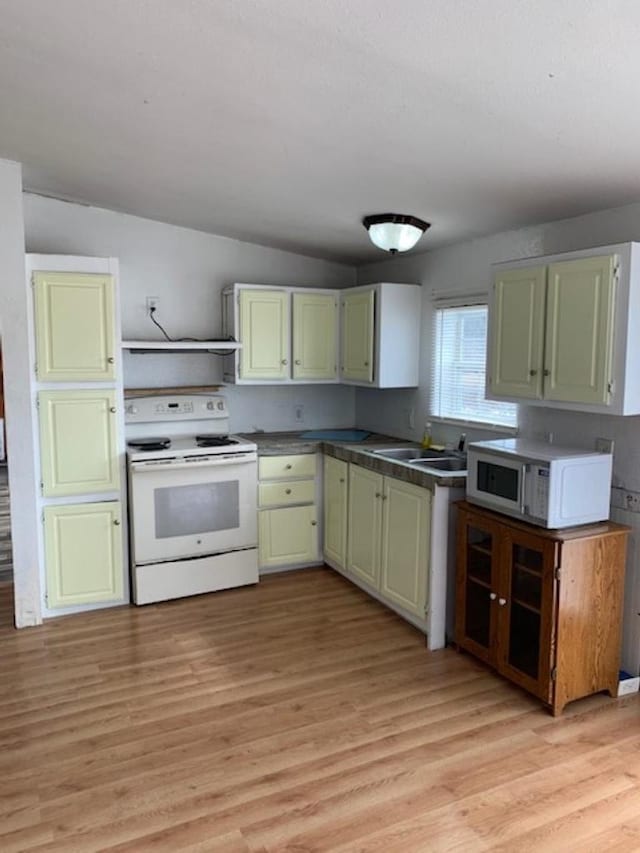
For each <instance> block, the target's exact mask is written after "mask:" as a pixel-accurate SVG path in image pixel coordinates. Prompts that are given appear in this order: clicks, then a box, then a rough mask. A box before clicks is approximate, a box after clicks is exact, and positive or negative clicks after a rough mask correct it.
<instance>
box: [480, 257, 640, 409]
mask: <svg viewBox="0 0 640 853" xmlns="http://www.w3.org/2000/svg"><path fill="white" fill-rule="evenodd" d="M639 363H640V244H638V243H625V244H619V245H615V246H604V247H600V248H598V249H591V250H585V251H581V252H571V253H568V254H564V255H551V256H547V257H542V258H534V259H529V260H526V261H515V262H510V263H503V264H497V265H496V266H495V267H494V276H493V285H492V288H491V298H490V303H489V334H488V338H487V364H488V370H487V374H488V376H487V396H488V397H490V398H491V399H501V400H513V401H515V402H517V401H518V400H523V401H526V402H527V403H529V404H533V405H543V406H549V407H552V408H562V409H575V410H580V411H590V412H603V413H607V414H612V415H636V414H640V374H639V373H638V368H637V366H638V364H639Z"/></svg>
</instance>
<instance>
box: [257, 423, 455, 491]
mask: <svg viewBox="0 0 640 853" xmlns="http://www.w3.org/2000/svg"><path fill="white" fill-rule="evenodd" d="M301 436H302V433H300V432H258V433H255V432H250V433H243V434H242V437H243V438H246V439H248V440H249V441H254V442H255V443H256V444H257V445H258V455H259V456H287V455H289V454H291V455H293V454H297V453H325V454H327V456H333V457H334V458H336V459H341V460H343V461H344V462H353V463H354V464H355V465H361V466H362V467H363V468H368V469H369V470H371V471H376V472H377V473H379V474H386V475H388V476H390V477H395V478H396V479H398V480H403V481H404V482H406V483H413V484H414V485H415V486H422V487H423V488H427V489H433V487H434V486H444V487H450V488H463V487H464V485H465V483H466V477H465V476H461V475H457V476H455V475H453V476H452V475H445V474H442V475H440V474H438V475H435V474H430V473H428V472H427V471H422V470H420V469H418V468H415V467H414V466H412V465H409V464H407V463H403V462H396V461H393V460H391V459H384V458H383V457H381V456H378V455H376V454H373V453H372V451H373V450H376V449H378V448H382V447H388V446H389V445H391V446H393V445H402V446H403V447H418V445H417V444H415V442H411V441H405V440H403V439H400V438H394V437H392V436H388V435H380V434H377V433H372V434H371V435H370V436H369V437H368V438H367V439H365V440H364V441H348V442H347V441H326V440H319V439H318V440H316V439H308V438H302V437H301Z"/></svg>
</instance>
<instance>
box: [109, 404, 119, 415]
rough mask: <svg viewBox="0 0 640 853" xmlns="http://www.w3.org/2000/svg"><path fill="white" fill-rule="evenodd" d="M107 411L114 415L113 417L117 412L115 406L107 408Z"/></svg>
mask: <svg viewBox="0 0 640 853" xmlns="http://www.w3.org/2000/svg"><path fill="white" fill-rule="evenodd" d="M109 411H110V412H111V413H112V414H114V415H115V413H116V412H117V411H118V410H117V409H116V407H115V406H111V407H110V408H109Z"/></svg>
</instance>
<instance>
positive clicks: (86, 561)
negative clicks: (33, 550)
mask: <svg viewBox="0 0 640 853" xmlns="http://www.w3.org/2000/svg"><path fill="white" fill-rule="evenodd" d="M121 521H122V520H121V508H120V503H119V501H103V502H101V503H86V504H65V505H60V506H47V507H45V509H44V540H45V554H46V581H47V592H46V595H47V599H46V600H47V606H48V607H50V608H57V607H67V606H69V605H77V604H93V603H97V602H103V601H117V600H119V599H121V598H122V596H123V571H122V569H123V565H122V536H121V532H120V531H121Z"/></svg>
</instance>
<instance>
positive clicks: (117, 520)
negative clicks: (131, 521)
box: [113, 518, 120, 527]
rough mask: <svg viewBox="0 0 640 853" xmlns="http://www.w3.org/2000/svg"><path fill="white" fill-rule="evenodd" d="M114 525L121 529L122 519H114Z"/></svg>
mask: <svg viewBox="0 0 640 853" xmlns="http://www.w3.org/2000/svg"><path fill="white" fill-rule="evenodd" d="M113 523H114V524H115V526H116V527H120V519H119V518H114V519H113Z"/></svg>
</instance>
